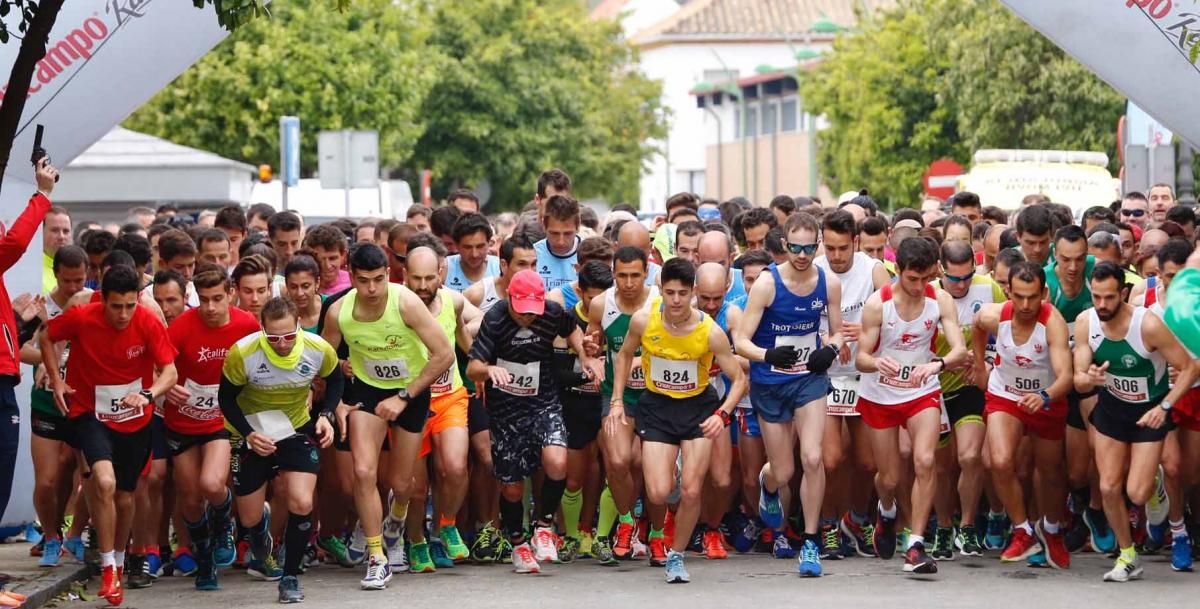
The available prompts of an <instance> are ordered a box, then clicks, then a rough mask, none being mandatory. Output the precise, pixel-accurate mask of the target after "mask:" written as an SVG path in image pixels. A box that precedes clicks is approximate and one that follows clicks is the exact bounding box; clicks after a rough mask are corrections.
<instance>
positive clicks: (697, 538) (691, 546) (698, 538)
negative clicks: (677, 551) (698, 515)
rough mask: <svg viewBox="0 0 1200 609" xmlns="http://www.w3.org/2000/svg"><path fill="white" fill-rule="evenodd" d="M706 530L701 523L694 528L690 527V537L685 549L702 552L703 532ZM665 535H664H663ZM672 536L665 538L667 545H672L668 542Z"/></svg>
mask: <svg viewBox="0 0 1200 609" xmlns="http://www.w3.org/2000/svg"><path fill="white" fill-rule="evenodd" d="M705 532H707V527H705V526H704V525H702V524H697V525H696V528H694V529H692V538H691V539H690V540H688V545H687V551H688V552H694V553H696V554H701V555H703V554H704V533H705ZM664 537H665V536H664ZM671 539H672V538H667V540H666V542H667V546H671V545H674V544H672V543H670V541H671Z"/></svg>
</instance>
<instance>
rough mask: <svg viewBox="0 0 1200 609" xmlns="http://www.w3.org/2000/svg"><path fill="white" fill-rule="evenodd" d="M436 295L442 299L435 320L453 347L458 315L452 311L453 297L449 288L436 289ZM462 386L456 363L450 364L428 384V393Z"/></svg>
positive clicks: (454, 389)
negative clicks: (440, 308) (440, 307)
mask: <svg viewBox="0 0 1200 609" xmlns="http://www.w3.org/2000/svg"><path fill="white" fill-rule="evenodd" d="M438 296H439V297H441V299H442V310H441V311H438V315H437V322H438V325H439V326H441V327H442V331H443V332H445V333H446V337H447V338H449V339H450V345H451V346H452V347H453V345H454V341H455V330H457V329H458V316H457V315H455V312H454V297H453V296H451V295H450V290H446V289H442V290H438ZM462 386H463V382H462V376H461V375H460V374H459V373H458V364H454V365H451V366H450V367H449V368H447V369H446V371H445V372H443V373H442V375H441V376H439V377H437V380H435V381H433V384H432V385H430V386H429V394H430V395H431V396H433V397H435V398H436V397H438V396H442V395H446V394H448V393H454V392H455V391H458V389H459V388H460V387H462Z"/></svg>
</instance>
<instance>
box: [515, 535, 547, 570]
mask: <svg viewBox="0 0 1200 609" xmlns="http://www.w3.org/2000/svg"><path fill="white" fill-rule="evenodd" d="M512 564H513V570H514V571H516V572H517V573H539V572H541V570H542V569H541V567H539V566H538V562H537V559H536V558H534V556H533V548H531V547H529V543H528V542H526V543H523V544H521V545H519V546H516V547H514V548H513V551H512Z"/></svg>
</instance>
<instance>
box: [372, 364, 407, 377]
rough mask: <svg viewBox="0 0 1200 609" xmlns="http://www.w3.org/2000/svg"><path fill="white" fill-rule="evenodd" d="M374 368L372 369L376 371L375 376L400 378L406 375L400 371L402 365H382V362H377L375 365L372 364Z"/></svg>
mask: <svg viewBox="0 0 1200 609" xmlns="http://www.w3.org/2000/svg"><path fill="white" fill-rule="evenodd" d="M372 369H373V370H372V371H373V372H374V373H375V378H379V379H387V380H392V379H398V378H401V377H403V376H404V375H403V373H402V372H401V371H400V366H384V365H380V364H375V365H374V366H372Z"/></svg>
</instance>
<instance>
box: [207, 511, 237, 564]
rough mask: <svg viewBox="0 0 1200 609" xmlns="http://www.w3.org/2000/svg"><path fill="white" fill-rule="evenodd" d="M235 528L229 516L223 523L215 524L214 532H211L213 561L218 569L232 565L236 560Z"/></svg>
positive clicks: (231, 517)
mask: <svg viewBox="0 0 1200 609" xmlns="http://www.w3.org/2000/svg"><path fill="white" fill-rule="evenodd" d="M210 516H211V512H210ZM210 522H211V521H210ZM236 528H237V527H236V526H235V525H234V522H233V516H232V515H230V516H229V517H228V518H226V519H225V521H224V522H221V523H217V527H216V530H215V531H213V561H214V562H215V563H216V565H217V568H219V569H224V568H225V567H228V566H230V565H232V564H233V561H234V560H235V559H237V543H236V540H235V539H234V531H235V530H236Z"/></svg>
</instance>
